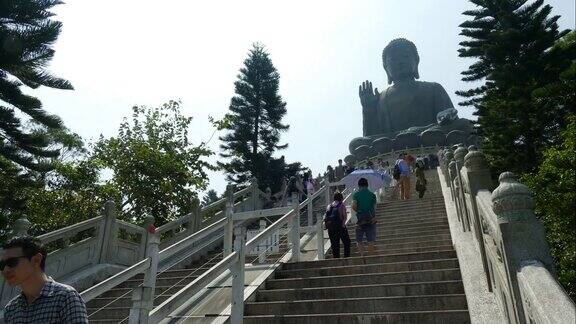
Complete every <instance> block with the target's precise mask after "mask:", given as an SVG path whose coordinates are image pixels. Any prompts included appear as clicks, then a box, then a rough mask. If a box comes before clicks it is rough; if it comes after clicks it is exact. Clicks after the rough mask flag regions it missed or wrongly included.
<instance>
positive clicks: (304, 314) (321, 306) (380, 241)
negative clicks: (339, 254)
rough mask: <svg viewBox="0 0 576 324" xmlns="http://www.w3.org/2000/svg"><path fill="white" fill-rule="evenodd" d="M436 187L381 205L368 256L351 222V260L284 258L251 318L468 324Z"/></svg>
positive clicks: (248, 307) (253, 304) (432, 182)
mask: <svg viewBox="0 0 576 324" xmlns="http://www.w3.org/2000/svg"><path fill="white" fill-rule="evenodd" d="M428 175H429V178H430V177H431V176H432V177H433V174H431V173H428ZM436 177H437V176H436ZM437 180H438V179H433V178H432V179H429V186H432V187H434V186H436V185H437V184H438V181H437ZM431 189H433V190H430V191H431V192H432V193H433V194H431V195H428V196H425V198H423V199H418V198H417V196H415V197H416V198H414V197H413V198H412V199H411V200H408V201H390V202H387V203H383V204H378V206H377V218H378V225H377V226H378V234H377V241H376V250H375V251H374V252H373V253H370V254H368V255H366V256H365V257H364V258H362V257H360V256H359V255H358V252H357V249H356V247H355V241H354V236H355V235H354V233H355V227H354V226H350V227H349V233H350V236H351V238H352V255H351V257H350V258H346V259H331V258H330V251H328V253H327V257H328V259H326V260H322V261H311V262H310V261H308V262H297V263H287V264H284V265H283V266H282V268H281V269H280V270H279V271H277V272H276V273H275V275H274V278H272V279H269V280H267V281H266V283H265V286H264V287H261V288H260V289H259V290H258V291H257V292H256V294H255V296H254V297H253V300H252V301H250V302H247V303H246V304H245V313H244V316H245V322H246V323H257V322H265V323H298V324H303V323H469V322H470V316H469V313H468V306H467V302H466V296H465V294H464V286H463V284H462V278H461V274H460V269H459V264H458V259H457V256H456V252H455V250H454V248H453V245H452V241H451V237H450V230H449V226H448V220H447V216H446V210H445V207H444V200H443V198H442V196H441V195H438V194H437V193H436V192H437V190H434V189H436V188H431Z"/></svg>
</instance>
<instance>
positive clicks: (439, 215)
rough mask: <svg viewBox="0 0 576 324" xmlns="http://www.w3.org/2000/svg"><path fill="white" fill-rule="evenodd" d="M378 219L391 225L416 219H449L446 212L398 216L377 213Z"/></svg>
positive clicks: (424, 212) (400, 214) (423, 212)
mask: <svg viewBox="0 0 576 324" xmlns="http://www.w3.org/2000/svg"><path fill="white" fill-rule="evenodd" d="M376 217H378V219H382V220H385V221H386V222H389V223H395V222H400V221H404V220H415V219H428V218H442V217H443V218H447V217H446V212H445V211H430V210H428V211H426V210H422V211H418V212H410V213H396V214H383V213H380V214H378V213H376Z"/></svg>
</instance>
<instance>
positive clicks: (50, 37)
mask: <svg viewBox="0 0 576 324" xmlns="http://www.w3.org/2000/svg"><path fill="white" fill-rule="evenodd" d="M60 3H61V2H60V1H57V0H52V1H50V0H42V1H41V0H5V1H2V3H1V4H0V44H2V46H0V103H1V102H4V103H5V104H6V105H2V104H0V156H1V157H3V158H4V159H6V160H9V161H12V162H14V163H16V164H18V165H20V166H23V167H25V168H27V169H30V170H35V171H40V172H45V171H47V170H50V169H51V168H52V167H53V166H52V165H51V164H50V163H48V162H49V161H46V160H45V159H46V158H54V157H57V156H58V154H59V152H58V150H54V149H50V148H49V147H48V146H49V145H50V139H49V135H48V134H47V132H48V131H50V130H53V129H59V128H62V121H61V120H60V118H58V117H57V116H54V115H51V114H49V113H47V112H46V111H44V109H43V108H42V103H41V102H40V100H38V99H37V98H35V97H32V96H30V95H27V94H24V93H23V92H22V91H21V89H20V88H21V87H22V86H24V85H26V86H28V87H29V88H32V89H36V88H38V87H39V86H46V87H51V88H57V89H72V85H71V84H70V83H69V82H68V81H66V80H63V79H59V78H56V77H54V76H52V75H50V74H49V73H48V72H47V71H46V70H45V67H46V66H47V65H48V63H49V62H50V60H51V59H52V57H53V55H54V50H53V49H52V44H53V43H54V42H55V41H56V39H57V38H58V35H59V34H60V29H61V27H62V24H61V23H60V22H57V21H53V20H51V19H49V18H50V17H52V16H53V14H52V13H51V12H49V11H48V10H50V9H51V8H52V7H53V6H55V5H57V4H60ZM21 118H28V119H30V120H33V121H35V122H36V123H37V124H38V125H40V126H41V129H39V130H37V131H35V132H28V131H26V130H25V129H24V128H23V123H22V122H21Z"/></svg>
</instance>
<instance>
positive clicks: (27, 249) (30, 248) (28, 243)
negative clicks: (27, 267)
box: [2, 236, 48, 271]
mask: <svg viewBox="0 0 576 324" xmlns="http://www.w3.org/2000/svg"><path fill="white" fill-rule="evenodd" d="M14 248H21V249H22V253H24V256H25V257H27V258H28V259H31V258H32V257H33V256H35V255H36V254H38V253H40V254H42V262H40V268H41V269H42V271H44V268H46V256H47V255H48V253H47V252H46V249H45V248H44V245H42V242H40V240H39V239H37V238H35V237H32V236H18V237H15V238H13V239H11V240H9V241H8V242H6V243H4V244H2V249H3V250H7V249H14Z"/></svg>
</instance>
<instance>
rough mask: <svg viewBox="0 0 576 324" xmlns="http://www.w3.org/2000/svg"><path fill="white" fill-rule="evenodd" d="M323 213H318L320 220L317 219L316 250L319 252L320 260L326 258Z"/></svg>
mask: <svg viewBox="0 0 576 324" xmlns="http://www.w3.org/2000/svg"><path fill="white" fill-rule="evenodd" d="M323 216H324V215H322V213H318V216H317V217H318V220H317V221H316V251H317V253H318V260H324V253H325V252H324V221H323V218H324V217H323Z"/></svg>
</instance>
